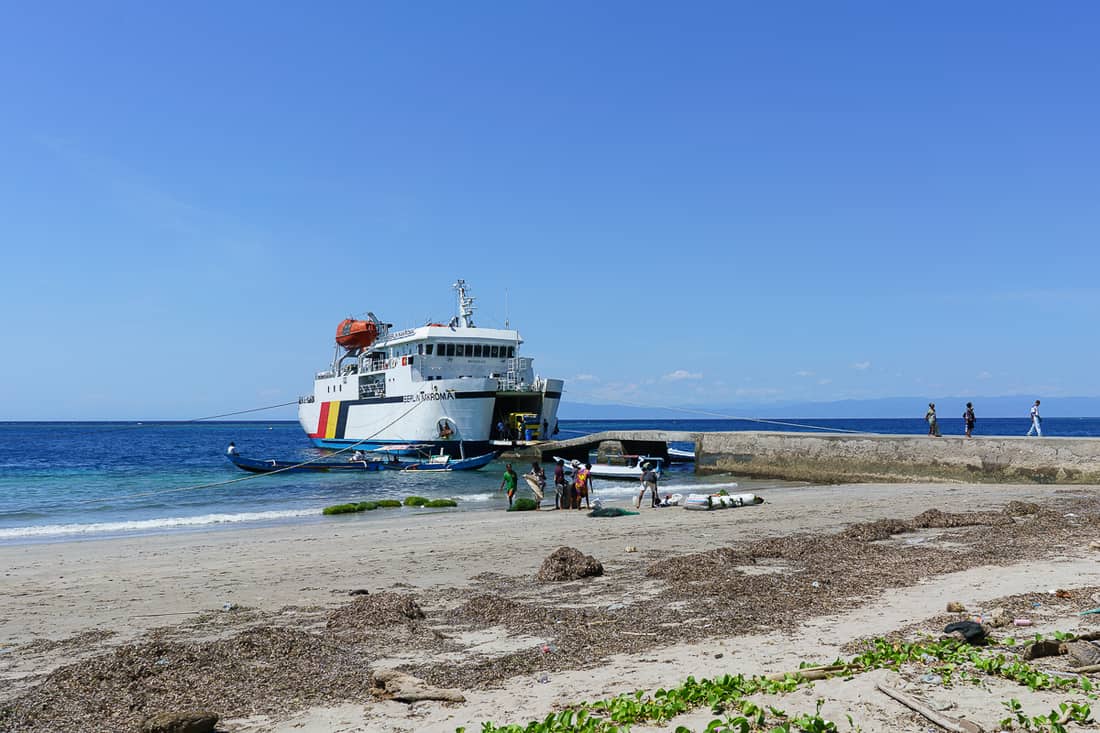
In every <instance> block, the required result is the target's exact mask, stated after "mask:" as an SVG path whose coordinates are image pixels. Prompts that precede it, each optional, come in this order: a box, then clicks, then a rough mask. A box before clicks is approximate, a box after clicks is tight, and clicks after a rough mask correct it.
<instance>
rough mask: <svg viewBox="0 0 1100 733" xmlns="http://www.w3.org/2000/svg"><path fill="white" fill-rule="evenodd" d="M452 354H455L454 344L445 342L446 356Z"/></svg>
mask: <svg viewBox="0 0 1100 733" xmlns="http://www.w3.org/2000/svg"><path fill="white" fill-rule="evenodd" d="M454 355H455V345H454V344H447V356H454Z"/></svg>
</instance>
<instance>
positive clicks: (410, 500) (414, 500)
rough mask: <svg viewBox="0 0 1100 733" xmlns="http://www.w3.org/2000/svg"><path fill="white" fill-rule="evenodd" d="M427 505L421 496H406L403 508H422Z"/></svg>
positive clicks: (426, 501)
mask: <svg viewBox="0 0 1100 733" xmlns="http://www.w3.org/2000/svg"><path fill="white" fill-rule="evenodd" d="M427 503H428V500H427V499H425V498H424V497H423V496H406V497H405V506H424V505H425V504H427Z"/></svg>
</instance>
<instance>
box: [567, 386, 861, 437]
mask: <svg viewBox="0 0 1100 733" xmlns="http://www.w3.org/2000/svg"><path fill="white" fill-rule="evenodd" d="M563 391H565V392H574V394H579V395H581V396H584V397H590V398H591V397H595V398H596V399H603V400H606V398H605V397H601V396H599V395H594V394H591V393H586V392H575V391H574V390H563ZM607 401H608V402H610V403H611V404H613V405H621V406H623V407H647V408H649V409H657V410H670V411H672V412H684V413H688V414H691V415H706V416H708V417H716V418H721V419H723V420H743V421H745V422H754V423H762V424H766V425H782V426H784V427H789V428H805V429H807V430H823V431H827V432H831V433H855V434H862V435H878V433H875V432H873V431H871V430H852V429H850V428H831V427H826V426H824V425H810V424H808V423H797V422H789V421H785V420H769V419H768V418H764V417H743V416H740V415H726V414H723V413H721V412H712V411H710V410H699V409H693V408H689V407H671V406H668V405H654V404H646V403H644V402H630V401H628V400H607ZM591 422H595V421H591ZM600 422H607V421H600ZM562 432H580V431H576V430H573V431H565V430H563V431H562Z"/></svg>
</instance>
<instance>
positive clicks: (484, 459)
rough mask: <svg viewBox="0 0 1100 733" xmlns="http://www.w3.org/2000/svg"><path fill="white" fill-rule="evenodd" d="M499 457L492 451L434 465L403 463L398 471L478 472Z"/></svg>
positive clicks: (424, 462) (391, 466) (421, 462)
mask: <svg viewBox="0 0 1100 733" xmlns="http://www.w3.org/2000/svg"><path fill="white" fill-rule="evenodd" d="M496 457H497V454H496V451H491V452H489V453H486V454H484V455H480V456H474V457H473V458H452V459H451V460H450V461H448V462H447V463H432V462H431V461H419V462H416V463H407V462H404V461H402V462H401V467H400V468H399V469H397V470H401V471H476V470H477V469H479V468H484V467H485V466H488V465H489V464H490V463H492V462H493V459H494V458H496ZM387 468H395V469H396V468H397V466H395V465H394V464H387Z"/></svg>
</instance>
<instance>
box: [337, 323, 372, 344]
mask: <svg viewBox="0 0 1100 733" xmlns="http://www.w3.org/2000/svg"><path fill="white" fill-rule="evenodd" d="M376 338H378V326H376V325H374V322H373V321H357V320H355V319H354V318H345V319H344V320H342V321H340V325H339V326H337V327H336V343H337V344H339V345H340V346H343V347H344V348H345V349H365V348H367V347H368V346H370V345H371V344H373V343H374V340H375V339H376Z"/></svg>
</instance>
